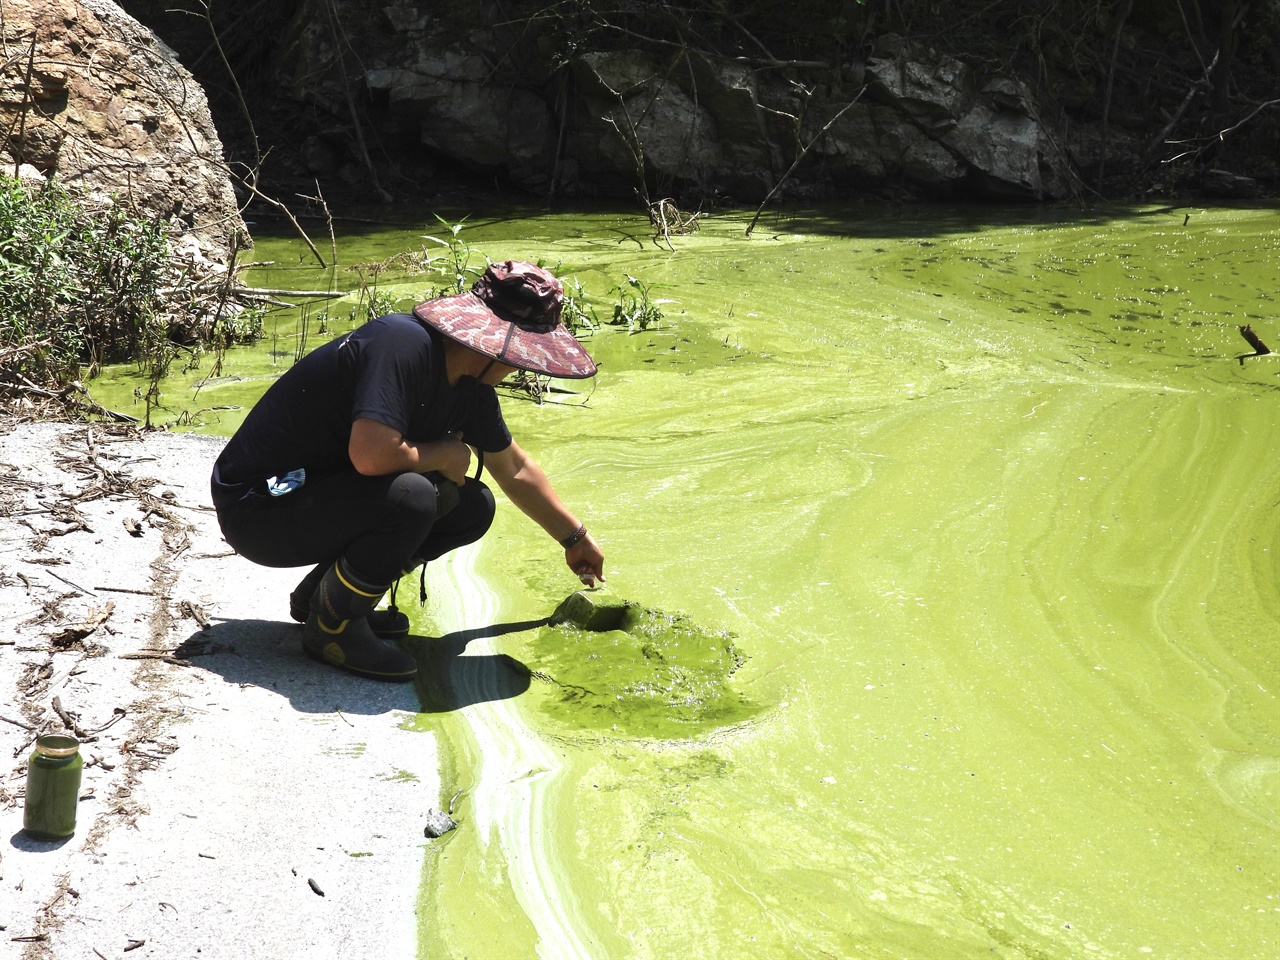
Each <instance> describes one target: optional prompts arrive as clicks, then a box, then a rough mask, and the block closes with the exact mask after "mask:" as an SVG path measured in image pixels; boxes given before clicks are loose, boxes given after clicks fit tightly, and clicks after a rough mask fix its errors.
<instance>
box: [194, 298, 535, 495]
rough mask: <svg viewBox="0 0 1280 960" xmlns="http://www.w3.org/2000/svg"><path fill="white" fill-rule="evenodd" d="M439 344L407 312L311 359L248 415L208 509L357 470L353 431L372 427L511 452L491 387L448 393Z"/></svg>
mask: <svg viewBox="0 0 1280 960" xmlns="http://www.w3.org/2000/svg"><path fill="white" fill-rule="evenodd" d="M443 340H444V336H443V334H441V333H439V332H438V331H436V330H433V329H431V328H429V327H426V326H424V325H423V324H422V323H421V322H419V321H418V319H417V318H415V317H414V316H412V315H411V314H407V313H392V314H388V315H387V316H385V317H378V318H377V319H376V320H370V321H369V322H368V323H366V324H364V325H363V326H361V327H359V328H358V329H356V330H353V331H352V332H351V333H348V334H346V335H344V336H341V337H338V338H337V339H336V340H332V341H330V342H329V343H326V344H325V345H324V346H322V347H320V348H318V349H317V350H313V351H312V352H311V353H309V354H307V355H306V356H305V357H303V358H302V359H301V360H299V361H298V363H296V364H295V365H294V366H293V367H292V368H291V369H290V370H289V371H288V372H287V373H285V374H284V375H283V376H282V377H280V379H279V380H277V381H276V382H275V383H273V384H272V385H271V386H270V388H268V390H267V392H266V393H264V394H263V395H262V399H260V400H259V401H258V402H257V404H255V405H254V408H253V409H252V410H250V411H249V415H248V416H247V417H246V418H245V421H244V423H243V424H242V425H241V426H240V429H239V430H237V431H236V433H235V436H233V437H232V438H231V440H230V441H228V443H227V445H226V447H225V448H224V449H223V451H222V453H221V455H220V456H219V457H218V460H217V463H215V464H214V467H213V478H212V491H213V502H214V504H215V506H223V505H227V504H230V503H234V502H235V501H238V500H242V499H245V498H248V497H253V496H266V495H267V489H266V480H267V479H268V478H270V477H284V476H285V475H286V474H288V473H289V472H290V471H293V470H297V469H299V468H303V469H305V470H306V476H307V478H308V479H311V478H313V477H318V476H324V475H327V474H331V473H339V472H343V471H354V470H355V467H354V466H353V465H352V463H351V459H350V457H349V456H348V454H347V447H348V444H349V442H350V439H351V424H352V423H353V422H354V421H356V420H359V419H369V420H377V421H378V422H379V423H383V424H386V425H387V426H389V427H393V428H394V429H396V430H399V431H400V433H401V434H403V435H404V437H405V439H407V440H412V441H415V442H418V443H429V442H431V441H433V440H440V439H442V438H443V437H445V436H446V435H447V434H449V433H452V432H454V431H456V430H460V431H462V435H463V440H464V441H465V442H466V443H468V444H470V445H471V446H473V447H475V448H477V449H478V450H481V451H484V452H488V453H496V452H498V451H500V450H505V449H506V448H507V447H508V446H509V445H510V444H511V432H510V431H509V430H508V429H507V425H506V422H505V421H504V420H503V419H502V410H501V408H500V407H499V406H498V395H497V394H496V393H495V392H494V389H493V387H490V386H487V385H485V384H482V383H480V381H478V380H476V379H474V378H471V377H464V378H462V380H460V381H459V382H458V383H457V384H455V385H453V386H450V385H449V382H448V378H447V375H446V371H445V354H444V343H443Z"/></svg>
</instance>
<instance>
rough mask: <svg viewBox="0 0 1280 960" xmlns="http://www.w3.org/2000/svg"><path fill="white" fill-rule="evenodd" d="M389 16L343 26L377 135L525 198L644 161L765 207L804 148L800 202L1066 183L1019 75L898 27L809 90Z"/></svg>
mask: <svg viewBox="0 0 1280 960" xmlns="http://www.w3.org/2000/svg"><path fill="white" fill-rule="evenodd" d="M389 9H395V8H394V5H393V6H392V7H390V8H389ZM396 25H397V31H396V34H395V36H394V38H387V40H386V42H378V41H376V40H375V39H374V38H373V37H372V36H370V35H367V34H366V35H362V34H360V33H359V32H357V33H355V34H353V35H352V37H351V39H352V43H353V44H355V45H356V46H357V47H358V48H359V50H360V57H361V60H362V62H364V63H365V64H366V66H367V69H366V71H365V73H364V74H363V77H362V78H360V79H361V81H362V85H363V87H364V89H363V90H362V91H361V95H363V96H371V97H372V98H373V100H374V102H376V103H379V104H382V105H384V106H383V109H382V120H381V123H382V125H383V128H384V131H388V132H389V131H404V130H406V129H408V130H416V132H417V139H418V142H419V143H420V144H421V145H422V146H423V147H425V148H427V149H428V150H429V151H430V152H431V154H432V155H433V156H436V157H439V158H443V159H446V160H449V161H453V162H455V163H457V164H461V165H463V166H465V167H467V168H468V169H473V170H474V169H488V170H492V171H493V172H494V173H496V174H498V175H500V176H502V177H503V178H505V179H508V180H510V181H514V182H515V183H517V184H519V185H521V186H522V187H524V188H525V189H527V190H529V191H531V192H536V193H546V192H547V191H549V190H555V191H557V192H561V193H580V194H581V193H587V192H590V191H592V190H595V191H599V192H601V193H605V194H613V195H617V194H618V193H620V192H629V190H630V189H632V188H634V187H636V186H637V185H638V184H639V180H640V177H641V171H643V172H644V175H645V176H647V178H648V179H649V182H650V183H651V184H652V185H654V186H656V187H657V189H658V190H671V191H679V192H684V193H685V194H693V195H704V196H725V195H728V196H732V197H733V198H734V199H736V200H738V201H742V202H757V201H759V200H760V199H761V198H762V197H763V196H765V195H766V194H767V193H768V192H769V191H770V190H771V189H773V187H774V186H775V185H776V184H777V183H778V182H779V180H780V179H782V178H783V177H784V175H786V173H787V171H788V169H789V168H790V167H791V164H792V163H793V161H795V160H796V158H797V157H798V156H799V155H800V154H801V152H802V151H804V150H805V149H806V148H808V152H807V153H806V154H805V156H804V161H803V163H801V164H800V165H799V166H798V167H797V168H796V170H795V171H794V173H793V174H792V175H791V176H790V177H788V179H787V183H786V184H785V190H784V192H789V193H791V194H792V195H795V196H802V197H803V196H808V197H813V198H816V197H822V196H836V195H842V194H843V195H848V196H856V195H876V194H880V195H917V196H928V197H939V198H945V197H973V196H980V197H988V198H995V199H1006V200H1007V199H1024V200H1043V199H1057V198H1061V197H1065V196H1068V195H1070V193H1071V192H1072V190H1073V184H1074V183H1075V182H1076V181H1075V175H1074V172H1073V169H1072V163H1071V160H1070V158H1069V157H1068V155H1067V153H1066V151H1065V150H1064V149H1062V148H1061V147H1060V146H1059V145H1058V143H1057V142H1056V141H1055V138H1054V136H1053V134H1052V132H1051V131H1050V130H1049V129H1047V128H1046V127H1045V125H1044V124H1043V123H1042V122H1041V120H1040V117H1039V113H1038V111H1037V106H1036V103H1035V101H1034V98H1033V97H1032V95H1031V93H1030V91H1029V90H1028V89H1027V87H1026V86H1025V85H1024V84H1022V83H1021V82H1020V81H1019V80H1017V79H1016V78H1014V77H1009V76H984V75H981V74H979V73H978V71H977V70H975V69H974V68H972V67H970V66H968V65H966V64H964V63H961V62H960V61H958V60H955V59H953V58H951V57H948V56H945V55H941V54H938V53H935V52H933V51H930V50H927V49H921V48H918V47H912V46H910V45H908V44H906V43H904V42H903V41H901V40H899V39H898V38H896V37H893V36H886V37H882V38H881V39H880V41H879V42H878V44H877V46H876V49H875V51H874V53H873V55H872V56H871V58H870V59H869V60H868V62H867V63H866V64H865V65H864V66H863V67H862V68H861V69H860V70H859V71H858V72H857V74H855V72H854V71H853V70H852V69H851V68H843V69H834V70H832V71H830V72H829V73H828V75H827V76H826V77H825V78H824V79H823V80H822V81H821V82H819V83H816V84H813V85H812V86H805V85H804V84H802V83H801V82H799V81H797V80H795V79H790V78H788V77H787V76H786V74H785V72H780V71H777V70H753V69H752V68H751V67H749V66H747V65H745V64H744V63H742V62H739V61H737V60H731V59H715V58H712V57H710V56H709V55H706V54H702V53H696V52H693V51H680V52H678V53H675V54H673V56H672V58H670V59H667V60H665V61H659V60H657V59H655V57H654V55H653V54H650V53H646V52H644V51H641V50H639V49H624V50H608V51H605V50H582V51H579V52H578V53H577V54H576V55H575V56H573V57H572V58H570V59H567V60H563V61H561V62H560V63H559V64H558V65H556V66H554V67H552V66H551V65H550V64H548V63H547V62H545V61H544V60H543V59H542V58H540V57H538V56H536V55H532V54H531V55H529V56H526V57H525V58H523V59H516V58H514V57H513V56H511V55H510V51H511V50H512V49H513V45H512V39H511V38H510V37H507V36H505V35H504V34H503V33H502V31H501V29H499V28H488V27H480V26H477V27H475V28H473V29H471V30H470V31H468V32H467V33H466V34H465V37H460V36H459V34H458V33H457V32H456V31H453V32H448V33H445V32H441V31H439V30H438V28H437V25H436V24H435V23H434V22H433V21H432V20H430V19H429V18H423V17H408V16H406V17H401V18H398V19H396ZM521 39H522V41H523V42H524V43H526V44H527V46H528V47H529V48H530V49H531V50H533V51H536V50H537V49H538V46H537V43H536V39H534V38H531V37H528V36H525V37H523V38H521ZM311 43H319V44H322V45H323V46H324V47H325V48H326V49H327V50H328V51H329V52H328V56H330V57H331V56H332V43H331V38H329V37H327V36H326V35H325V31H322V30H315V29H302V28H299V32H298V33H297V35H296V37H295V38H294V41H293V43H292V45H291V49H292V50H293V51H294V54H295V55H296V56H298V57H300V58H301V62H302V63H305V64H308V65H310V66H311V67H312V69H309V70H306V71H305V73H306V75H307V76H308V77H309V78H312V79H314V78H315V77H316V76H317V75H318V71H316V70H315V69H314V66H315V65H316V64H317V63H322V62H324V61H325V58H326V53H325V52H324V51H319V50H314V49H310V48H309V47H308V44H311ZM366 48H367V49H366ZM304 50H305V51H308V52H305V53H304V52H303V51H304ZM293 73H294V75H296V74H297V73H298V71H297V70H294V71H293ZM859 74H860V75H859ZM334 82H335V81H334V78H332V77H331V78H330V80H329V81H326V83H328V84H332V83H334ZM864 85H865V86H864ZM327 99H329V100H330V101H332V102H341V101H342V94H341V93H340V92H339V91H338V90H336V89H335V90H334V91H333V92H332V93H331V94H330V95H329V96H328V97H327ZM852 101H856V102H853V104H852V106H850V103H851V102H852ZM845 108H848V109H845ZM842 111H843V112H842ZM837 115H839V119H838V120H834V122H831V121H833V119H834V118H835V117H836V116H837ZM385 139H386V138H384V140H385ZM811 143H812V146H811V147H810V144H811Z"/></svg>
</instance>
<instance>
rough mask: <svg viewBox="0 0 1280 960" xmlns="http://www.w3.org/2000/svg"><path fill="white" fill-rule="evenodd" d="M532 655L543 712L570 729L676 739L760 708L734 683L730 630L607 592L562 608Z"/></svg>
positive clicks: (578, 597) (586, 594) (737, 661)
mask: <svg viewBox="0 0 1280 960" xmlns="http://www.w3.org/2000/svg"><path fill="white" fill-rule="evenodd" d="M534 655H535V659H534V660H532V661H531V662H530V663H529V664H528V666H529V669H530V671H531V673H532V676H533V677H534V679H536V680H540V681H542V682H543V684H544V685H545V686H546V688H547V691H548V692H547V693H546V694H544V695H543V696H541V697H539V698H538V700H537V703H538V707H537V709H538V713H539V714H540V715H541V716H542V717H544V718H546V719H548V720H550V721H551V722H552V723H554V724H555V725H556V726H558V727H564V728H566V729H570V728H571V729H575V730H595V731H607V732H608V733H610V734H615V735H618V736H623V737H652V738H655V739H679V738H683V737H691V736H695V735H697V734H699V733H703V732H705V731H707V730H710V729H713V728H716V727H723V726H728V725H730V724H734V723H739V722H741V721H743V720H746V719H748V718H749V717H751V716H753V715H755V714H757V713H759V712H760V710H761V707H760V706H759V705H757V704H755V703H752V702H751V701H750V700H749V699H747V698H746V697H744V696H743V695H742V694H741V693H739V692H738V691H736V690H735V689H733V687H732V685H731V681H732V679H733V676H734V674H735V673H737V672H738V670H739V668H740V667H741V666H742V665H743V663H745V662H746V657H744V656H743V654H742V653H741V652H740V651H739V650H738V649H737V646H736V644H735V638H734V636H733V634H731V633H729V632H728V631H712V630H708V629H706V628H704V627H702V626H700V625H699V624H697V623H695V622H694V621H693V620H691V619H690V618H689V617H686V616H683V615H680V614H669V613H665V612H663V611H661V610H653V609H649V608H647V607H644V606H641V605H640V604H637V603H632V602H627V601H623V600H621V599H619V598H617V597H614V596H613V595H612V594H610V593H609V592H608V591H605V590H592V591H580V592H579V593H575V594H573V595H572V596H570V597H569V598H568V599H567V600H566V601H565V602H564V603H562V604H561V605H560V607H559V609H557V610H556V612H555V615H554V616H553V617H552V618H551V623H550V624H549V625H548V626H545V627H543V628H542V629H541V630H540V631H539V632H538V634H537V637H536V638H535V640H534Z"/></svg>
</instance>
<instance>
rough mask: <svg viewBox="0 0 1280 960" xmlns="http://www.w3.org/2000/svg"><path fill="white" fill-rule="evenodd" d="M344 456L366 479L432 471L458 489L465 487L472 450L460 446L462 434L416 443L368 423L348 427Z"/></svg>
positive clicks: (378, 425) (392, 429)
mask: <svg viewBox="0 0 1280 960" xmlns="http://www.w3.org/2000/svg"><path fill="white" fill-rule="evenodd" d="M347 455H348V456H349V457H350V458H351V463H352V465H353V466H354V467H355V468H356V470H357V471H358V472H359V473H362V474H364V475H365V476H367V477H380V476H384V475H386V474H388V473H407V472H409V471H412V472H414V473H429V472H431V471H433V470H434V471H437V472H439V473H441V474H443V475H444V476H445V477H447V478H448V479H450V480H452V481H453V482H454V483H456V484H458V485H459V486H462V484H464V483H466V480H467V468H468V467H469V466H470V465H471V448H470V447H468V446H467V445H466V444H465V443H463V442H462V434H461V433H455V434H451V435H450V436H449V437H447V438H445V439H444V440H434V441H431V442H430V443H416V442H415V441H413V440H407V439H405V436H404V434H402V433H401V432H400V431H399V430H396V429H395V428H394V427H389V426H387V425H386V424H385V423H379V422H378V421H377V420H369V419H361V420H356V421H355V422H354V423H352V424H351V440H350V442H349V443H348V444H347Z"/></svg>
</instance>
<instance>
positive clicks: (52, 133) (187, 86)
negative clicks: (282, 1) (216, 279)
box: [0, 0, 248, 258]
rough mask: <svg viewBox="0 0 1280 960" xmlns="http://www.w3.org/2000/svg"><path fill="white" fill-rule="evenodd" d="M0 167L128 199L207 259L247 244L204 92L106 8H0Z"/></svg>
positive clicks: (101, 4)
mask: <svg viewBox="0 0 1280 960" xmlns="http://www.w3.org/2000/svg"><path fill="white" fill-rule="evenodd" d="M0 10H2V12H3V16H2V17H0V34H2V36H0V39H2V40H3V56H0V67H2V69H0V131H3V134H2V137H3V138H2V139H0V162H2V163H3V164H4V166H5V167H7V168H8V172H10V173H13V172H14V171H22V173H23V174H24V175H25V176H27V177H30V176H31V175H32V174H33V172H34V171H38V172H39V173H40V174H41V175H43V176H44V177H46V178H48V177H57V178H58V179H59V180H60V181H61V182H63V183H64V184H66V185H68V186H71V187H73V188H80V189H83V190H86V191H88V192H91V193H95V194H99V195H111V194H115V195H117V196H119V197H121V198H127V199H128V201H129V202H131V203H132V204H134V205H136V207H137V208H139V209H141V210H143V211H146V212H147V213H149V214H151V215H155V216H160V217H165V218H167V219H169V220H170V221H171V222H172V223H173V224H174V226H175V229H177V230H180V231H181V232H184V233H188V234H190V235H192V236H194V237H195V238H196V239H197V240H198V241H199V243H200V245H201V246H202V247H203V248H204V250H205V251H206V252H208V253H209V254H210V255H211V256H213V257H215V258H221V257H222V256H225V254H226V252H227V250H228V248H229V247H230V245H231V243H232V239H233V238H237V239H238V241H239V242H240V243H241V244H242V245H243V243H245V242H246V241H247V239H248V234H247V231H246V229H245V225H244V223H243V221H242V220H241V218H240V214H239V210H238V206H237V203H236V197H235V194H234V192H233V190H232V186H231V180H230V177H229V174H228V170H227V167H226V164H225V161H224V159H223V152H222V144H221V142H220V140H219V138H218V134H217V131H216V130H215V129H214V125H213V121H212V119H211V117H210V115H209V108H208V104H207V102H206V99H205V95H204V91H203V90H202V89H201V88H200V85H199V84H198V83H196V81H195V80H194V79H193V78H192V76H191V74H190V73H189V72H188V71H187V70H186V69H185V68H184V67H183V66H182V65H181V64H180V63H179V62H178V59H177V57H176V55H175V54H174V53H173V51H172V50H170V49H169V48H168V47H167V46H165V45H164V44H163V43H161V42H160V41H159V40H158V39H157V38H156V37H155V36H154V35H153V34H152V33H151V31H149V30H148V29H147V28H146V27H143V26H142V25H141V24H139V23H138V22H137V21H136V20H134V19H133V18H132V17H130V16H129V15H128V14H126V13H125V12H124V11H123V10H121V9H120V8H119V7H118V6H117V5H116V4H115V3H113V2H111V0H2V2H0Z"/></svg>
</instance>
